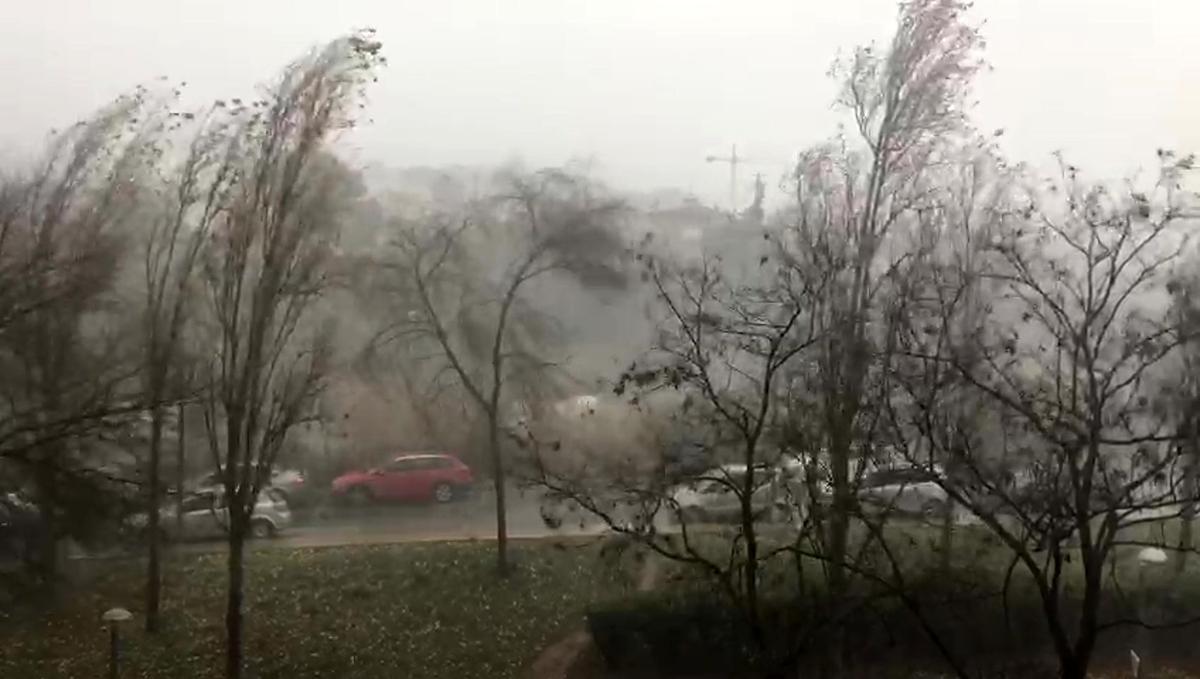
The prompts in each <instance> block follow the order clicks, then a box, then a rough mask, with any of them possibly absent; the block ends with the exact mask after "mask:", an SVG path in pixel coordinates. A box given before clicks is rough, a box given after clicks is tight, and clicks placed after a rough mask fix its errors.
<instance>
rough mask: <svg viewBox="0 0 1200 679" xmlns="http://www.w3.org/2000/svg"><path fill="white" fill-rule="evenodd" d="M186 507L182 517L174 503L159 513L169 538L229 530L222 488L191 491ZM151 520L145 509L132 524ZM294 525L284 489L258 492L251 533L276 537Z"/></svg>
mask: <svg viewBox="0 0 1200 679" xmlns="http://www.w3.org/2000/svg"><path fill="white" fill-rule="evenodd" d="M182 511H183V520H182V521H177V520H176V517H177V516H178V514H177V513H176V508H175V505H174V503H170V504H168V505H165V506H164V507H163V508H162V510H161V512H160V514H159V526H160V529H161V530H162V533H163V536H164V537H166V538H167V539H169V540H211V539H214V538H219V537H222V536H224V535H225V534H226V533H227V532H228V527H229V508H228V507H227V506H226V504H225V493H224V491H222V490H219V489H212V488H210V489H207V490H201V491H198V492H195V493H192V494H190V495H188V496H187V497H185V498H184V499H183V503H182ZM148 522H149V517H148V516H147V515H146V514H145V513H141V514H136V515H134V516H133V517H131V518H130V525H131V526H132V527H133V528H134V529H137V530H145V528H146V524H147V523H148ZM291 525H292V512H291V510H290V509H289V508H288V504H287V499H286V498H285V497H284V495H283V493H281V492H279V491H278V490H276V489H274V488H266V489H264V490H263V491H262V492H261V493H259V494H258V502H257V504H255V506H254V513H253V514H251V516H250V537H252V538H269V537H274V536H276V535H278V534H279V533H280V532H282V531H284V530H286V529H287V528H288V527H290V526H291Z"/></svg>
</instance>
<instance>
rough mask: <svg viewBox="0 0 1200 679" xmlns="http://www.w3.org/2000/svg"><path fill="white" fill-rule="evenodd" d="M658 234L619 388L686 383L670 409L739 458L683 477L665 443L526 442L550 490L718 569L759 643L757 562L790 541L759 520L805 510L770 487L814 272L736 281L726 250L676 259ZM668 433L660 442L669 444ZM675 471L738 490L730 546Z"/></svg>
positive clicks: (784, 271)
mask: <svg viewBox="0 0 1200 679" xmlns="http://www.w3.org/2000/svg"><path fill="white" fill-rule="evenodd" d="M650 245H651V243H650V242H647V243H646V246H647V247H645V248H644V249H643V251H642V252H640V253H639V255H638V259H639V260H641V261H642V263H643V264H644V266H645V269H644V276H643V278H644V279H645V280H646V281H647V282H648V284H649V285H650V287H651V288H652V289H653V292H654V295H655V299H656V304H655V306H654V308H655V309H656V310H657V311H658V312H659V313H658V314H657V315H656V316H655V318H654V320H655V323H656V325H657V327H658V328H659V332H658V337H657V340H656V342H655V344H654V346H653V348H652V349H651V350H650V351H649V352H648V353H647V355H646V356H645V357H644V358H643V359H641V360H639V361H638V362H636V363H634V364H633V365H631V366H630V367H629V368H628V369H627V370H626V371H625V372H624V373H623V374H622V375H621V377H620V380H619V382H618V383H617V386H616V391H617V393H618V395H624V394H628V395H630V396H631V397H632V399H633V402H634V403H636V404H641V403H643V402H644V401H647V399H653V398H654V394H656V393H659V392H663V391H669V392H678V393H679V394H680V395H682V397H683V399H682V401H681V402H680V403H679V404H678V411H677V412H676V414H675V417H676V418H682V420H684V421H685V422H686V425H685V426H687V427H688V428H689V429H690V430H691V431H692V434H693V437H696V436H699V435H700V432H703V433H704V436H703V438H704V439H707V440H708V441H712V442H717V445H718V447H719V448H720V449H721V451H720V452H717V454H714V455H712V456H711V457H712V459H715V460H720V459H722V457H724V453H727V454H728V457H727V458H726V459H725V461H727V462H730V463H733V464H729V465H724V466H719V467H715V468H713V469H710V470H709V471H708V472H705V473H702V474H699V475H698V476H695V477H691V478H683V477H680V476H678V474H677V473H676V472H674V471H672V470H671V469H670V467H669V465H668V464H667V460H665V459H664V457H665V456H663V455H661V454H657V455H656V454H654V453H662V450H656V451H635V452H633V453H626V454H625V455H624V456H614V455H613V454H612V453H611V451H602V450H591V449H586V448H583V449H580V448H578V447H577V446H578V444H579V443H580V442H579V441H578V440H575V439H574V438H573V437H565V438H564V437H563V436H562V435H561V434H559V435H557V436H555V433H549V432H538V431H537V430H536V429H534V430H533V431H531V432H527V433H526V435H525V436H524V437H523V439H524V440H523V441H522V444H523V445H524V446H526V447H527V448H529V450H530V452H531V453H532V459H533V462H534V464H535V469H536V475H535V480H536V482H537V483H538V484H539V485H541V486H542V487H544V488H546V489H548V490H549V492H550V499H551V501H555V500H557V501H562V502H566V503H568V505H570V506H578V507H579V508H581V509H582V510H583V511H585V512H587V513H589V514H591V515H594V516H596V517H599V518H600V519H601V520H602V521H604V523H605V524H606V525H607V526H608V527H609V528H611V529H613V530H615V531H617V532H618V533H621V534H624V535H627V536H629V537H630V538H632V539H634V540H636V541H637V542H639V543H641V544H644V545H645V546H646V547H648V548H649V549H651V550H652V551H653V552H655V553H657V554H659V555H660V556H662V557H665V558H667V559H670V560H672V561H676V562H680V563H684V564H687V565H689V566H692V567H694V568H696V569H697V570H698V571H699V572H701V573H703V574H704V575H705V576H706V577H711V578H712V579H713V581H714V584H715V585H717V588H718V590H719V591H720V592H722V593H723V594H724V595H726V596H727V597H728V599H729V601H730V602H731V603H732V604H733V605H735V606H736V607H737V608H738V610H739V611H740V612H741V613H742V614H743V615H744V617H745V620H746V623H747V625H748V626H749V629H750V631H751V634H752V636H753V638H754V639H755V641H756V642H757V643H758V644H759V645H760V647H762V648H764V649H765V648H766V645H767V641H766V637H767V634H768V630H767V629H766V627H765V624H764V620H763V619H762V616H761V612H760V605H761V603H762V599H763V596H764V595H763V593H762V592H761V591H760V579H761V575H760V571H761V569H762V567H763V565H764V563H766V562H767V561H769V560H771V559H773V558H778V557H779V556H780V555H781V554H784V553H786V552H784V551H782V550H779V549H762V548H761V545H760V536H761V532H760V531H761V530H762V522H763V521H764V520H766V519H768V518H780V516H779V515H780V513H781V511H780V510H783V512H782V513H790V511H789V510H793V509H797V507H796V506H795V505H794V504H793V503H791V502H789V501H787V500H786V499H785V498H784V497H782V496H779V497H776V493H777V492H778V493H782V492H784V491H783V489H782V488H781V487H780V486H779V485H778V481H779V470H780V466H781V464H782V463H783V462H784V461H785V459H786V458H785V456H784V455H783V451H782V450H781V444H782V441H781V437H780V435H779V424H780V408H779V402H778V401H779V399H778V395H779V393H780V390H781V387H782V386H783V385H782V384H781V379H780V378H781V376H782V375H783V374H784V369H785V368H786V367H787V366H788V365H789V364H790V363H791V362H792V361H794V360H797V358H798V357H800V356H801V355H802V354H803V352H805V351H806V350H807V349H809V348H810V347H812V346H813V345H814V343H815V342H816V341H817V338H816V336H815V334H814V329H813V327H812V326H811V324H810V319H811V314H812V308H811V306H810V305H811V302H812V299H813V298H814V297H815V295H812V294H811V293H812V290H810V289H809V286H810V285H812V284H814V283H813V282H811V281H796V280H793V279H792V275H793V271H792V270H791V269H790V268H789V267H787V266H778V265H775V264H773V265H772V266H770V267H765V268H766V269H767V271H768V272H767V273H765V274H763V275H757V276H752V277H751V279H750V280H744V281H739V280H734V279H731V278H730V277H727V276H726V275H725V273H724V272H723V266H722V262H721V260H720V258H717V257H703V258H701V259H700V260H699V261H697V262H687V263H683V264H676V263H674V262H672V261H671V260H670V259H669V258H667V257H662V256H659V255H658V254H656V253H655V252H653V250H652V249H651V247H649V246H650ZM757 279H763V281H765V282H763V281H760V280H757ZM550 437H553V438H552V439H551V438H550ZM564 441H566V442H567V445H565V446H564ZM670 443H671V442H670V441H662V442H660V444H661V446H662V448H665V447H666V446H667V445H669V444H670ZM726 443H727V445H725V444H726ZM573 444H574V445H573ZM681 481H685V482H688V483H692V484H694V485H695V486H696V487H697V488H699V487H708V486H710V485H711V486H712V487H713V490H712V492H714V493H717V494H720V495H727V496H730V497H732V498H734V499H735V502H736V505H737V511H736V512H735V514H736V516H735V517H733V519H734V524H735V529H734V534H733V536H732V537H730V538H729V539H728V540H727V541H721V544H723V545H725V546H726V547H727V549H726V550H724V551H722V550H721V549H720V548H716V549H714V543H713V541H712V540H711V538H706V537H705V535H704V533H703V532H702V531H701V529H700V525H701V523H702V522H703V521H704V520H705V519H704V518H703V517H697V516H693V515H692V514H691V513H690V510H691V509H693V508H690V507H685V506H683V505H681V504H680V502H679V498H678V497H676V491H677V490H678V487H677V486H676V485H675V484H676V483H678V482H681ZM769 515H770V516H769ZM664 519H665V520H666V521H667V522H668V524H669V526H664V525H663V520H664ZM668 528H671V530H668ZM676 529H677V530H676Z"/></svg>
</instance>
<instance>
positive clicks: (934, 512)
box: [921, 500, 946, 518]
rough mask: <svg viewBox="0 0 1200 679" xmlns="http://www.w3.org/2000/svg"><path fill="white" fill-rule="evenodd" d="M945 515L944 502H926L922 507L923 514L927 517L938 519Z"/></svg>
mask: <svg viewBox="0 0 1200 679" xmlns="http://www.w3.org/2000/svg"><path fill="white" fill-rule="evenodd" d="M945 513H946V503H945V502H944V501H942V500H926V501H925V503H924V504H922V505H921V514H923V515H925V516H927V517H931V518H938V517H941V516H942V515H944V514H945Z"/></svg>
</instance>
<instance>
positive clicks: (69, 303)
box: [0, 89, 157, 574]
mask: <svg viewBox="0 0 1200 679" xmlns="http://www.w3.org/2000/svg"><path fill="white" fill-rule="evenodd" d="M150 108H151V107H150V105H149V103H148V95H147V92H146V91H145V90H143V89H138V90H137V91H135V92H134V93H132V94H130V95H127V96H123V97H121V98H119V99H117V100H116V101H115V102H114V103H113V104H111V105H110V106H108V107H106V108H104V109H102V110H101V111H100V112H98V113H97V114H96V115H95V116H93V117H92V118H90V119H89V120H86V121H84V122H81V123H79V124H77V125H75V126H73V127H72V128H70V129H69V130H67V131H65V132H63V133H60V134H58V135H56V136H55V137H54V138H53V139H52V141H51V144H50V148H49V151H48V153H47V156H46V158H45V160H44V161H43V162H41V163H40V164H39V165H38V166H37V167H36V168H35V170H34V171H33V172H31V173H30V174H29V175H28V176H25V177H14V178H12V179H10V180H7V181H5V182H4V188H3V190H0V277H2V278H3V285H0V288H3V292H2V293H0V298H2V299H0V346H2V347H3V356H2V357H0V360H2V361H3V363H4V367H3V369H4V371H5V374H6V379H5V380H4V395H5V401H4V413H3V422H2V424H0V451H2V452H0V454H2V455H3V456H4V457H5V458H6V459H8V460H10V461H15V462H17V463H18V464H19V465H20V466H21V467H22V468H23V469H25V470H27V471H28V473H29V479H30V481H31V482H32V485H33V487H34V488H35V489H36V498H35V499H36V502H37V505H38V507H39V509H40V511H41V513H42V518H43V521H44V523H45V528H46V533H47V534H48V535H49V538H48V539H47V540H46V541H45V549H44V550H43V554H42V558H41V566H42V568H43V569H44V571H45V572H46V573H47V574H53V573H54V572H55V566H56V561H57V550H56V544H57V541H58V539H60V538H61V537H63V536H64V535H65V534H66V533H67V531H69V530H71V529H72V528H73V527H76V526H83V525H88V524H89V523H91V521H89V519H93V518H95V516H96V514H97V512H96V511H94V510H95V509H97V508H98V507H96V506H94V505H93V504H91V500H95V499H96V498H97V497H98V496H96V495H95V493H96V491H98V488H97V487H96V486H95V484H93V483H91V482H86V483H84V485H83V486H80V485H79V483H80V482H84V481H87V480H88V479H97V478H99V476H100V474H99V473H98V472H97V470H96V466H97V465H95V464H92V463H91V462H92V461H90V460H89V459H87V458H88V451H90V450H91V444H92V442H94V438H95V435H96V434H97V433H98V432H99V431H100V430H102V429H104V428H106V427H110V426H112V425H114V424H115V421H114V418H115V419H117V420H119V419H122V418H123V417H125V416H128V415H130V414H131V413H132V412H133V411H134V410H136V408H134V407H131V406H130V402H132V401H136V398H135V397H134V394H135V390H132V389H130V388H129V387H130V384H129V378H130V377H131V376H132V371H131V370H130V369H129V368H130V362H129V361H127V360H126V359H127V358H128V357H127V356H125V355H124V353H123V350H122V346H123V344H124V343H123V342H122V341H121V337H120V335H121V333H122V332H123V328H122V327H121V325H120V323H119V321H118V319H117V315H116V314H115V313H113V312H114V311H115V308H116V306H115V298H114V296H113V287H114V282H115V280H116V277H117V274H118V262H119V261H120V259H121V257H120V254H121V252H122V250H123V248H124V244H125V242H126V236H127V235H128V234H127V232H128V227H129V225H130V224H131V223H132V222H133V221H134V220H135V219H137V218H138V205H139V198H141V197H142V186H143V184H144V183H145V182H146V180H147V179H148V178H149V169H150V168H151V167H152V165H153V163H154V161H155V160H156V158H157V155H156V153H157V147H156V146H155V144H154V139H155V135H154V133H155V131H156V130H155V129H154V124H153V121H152V120H147V119H146V118H145V116H146V115H147V114H148V112H149V109H150ZM68 483H70V484H72V485H73V486H74V488H73V492H63V488H61V486H63V485H64V484H68ZM72 506H75V507H81V508H82V509H80V510H79V511H74V512H72V511H71V507H72ZM66 514H71V516H72V517H73V519H75V520H72V521H64V520H61V519H63V518H64V517H65V515H66Z"/></svg>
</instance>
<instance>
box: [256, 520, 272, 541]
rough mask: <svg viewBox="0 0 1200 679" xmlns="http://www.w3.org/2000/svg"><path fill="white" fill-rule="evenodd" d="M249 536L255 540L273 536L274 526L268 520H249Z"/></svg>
mask: <svg viewBox="0 0 1200 679" xmlns="http://www.w3.org/2000/svg"><path fill="white" fill-rule="evenodd" d="M250 537H252V538H254V539H255V540H266V539H267V538H270V537H275V526H272V525H271V522H270V521H252V522H250Z"/></svg>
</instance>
